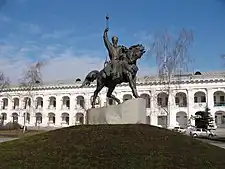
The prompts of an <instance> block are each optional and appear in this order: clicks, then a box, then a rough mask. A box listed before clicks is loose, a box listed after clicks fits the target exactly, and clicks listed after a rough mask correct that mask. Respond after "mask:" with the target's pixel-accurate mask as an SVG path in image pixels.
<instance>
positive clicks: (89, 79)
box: [80, 70, 100, 87]
mask: <svg viewBox="0 0 225 169" xmlns="http://www.w3.org/2000/svg"><path fill="white" fill-rule="evenodd" d="M99 74H100V72H99V71H98V70H92V71H91V72H89V73H88V74H87V76H86V77H85V79H84V81H83V83H82V85H81V86H80V87H84V86H89V85H90V84H91V82H93V81H94V80H96V79H97V78H98V76H99Z"/></svg>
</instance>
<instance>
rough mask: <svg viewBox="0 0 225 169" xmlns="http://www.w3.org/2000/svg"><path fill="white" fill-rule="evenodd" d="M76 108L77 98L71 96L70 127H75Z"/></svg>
mask: <svg viewBox="0 0 225 169" xmlns="http://www.w3.org/2000/svg"><path fill="white" fill-rule="evenodd" d="M75 108H76V96H75V95H71V96H70V110H69V115H70V120H69V125H70V126H72V125H75V113H74V112H75Z"/></svg>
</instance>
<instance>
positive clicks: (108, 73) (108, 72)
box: [105, 65, 111, 77]
mask: <svg viewBox="0 0 225 169" xmlns="http://www.w3.org/2000/svg"><path fill="white" fill-rule="evenodd" d="M110 73H111V66H109V65H107V66H106V67H105V74H106V76H107V77H108V76H110Z"/></svg>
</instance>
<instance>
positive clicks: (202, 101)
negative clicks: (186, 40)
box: [0, 72, 225, 128]
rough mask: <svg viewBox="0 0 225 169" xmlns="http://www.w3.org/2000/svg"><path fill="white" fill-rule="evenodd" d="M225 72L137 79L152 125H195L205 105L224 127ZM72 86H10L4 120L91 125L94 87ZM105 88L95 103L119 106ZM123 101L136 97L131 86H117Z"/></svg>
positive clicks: (3, 98)
mask: <svg viewBox="0 0 225 169" xmlns="http://www.w3.org/2000/svg"><path fill="white" fill-rule="evenodd" d="M224 77H225V72H211V73H210V72H205V73H202V74H201V73H199V74H186V75H183V76H179V77H174V78H173V79H172V81H171V82H170V84H168V83H165V81H163V82H162V81H160V80H159V79H158V78H157V77H154V76H153V77H144V78H139V79H137V89H138V93H139V95H140V97H142V98H144V99H146V120H147V123H148V124H151V125H155V126H162V127H169V128H172V127H175V126H181V127H187V126H188V125H194V123H195V120H194V117H195V114H196V113H197V112H198V111H204V110H205V108H206V106H208V107H209V108H210V109H211V110H210V112H211V115H212V116H213V117H214V121H215V124H216V126H217V127H225V78H224ZM80 85H81V83H80V82H74V83H73V84H62V83H60V84H59V83H58V84H57V83H55V84H46V85H42V86H38V87H34V88H33V89H32V90H31V89H29V88H21V87H11V88H9V89H7V90H6V91H4V92H2V93H1V97H0V101H1V102H0V103H1V105H0V114H1V115H2V120H3V121H2V122H3V123H4V124H6V123H8V122H10V121H11V122H13V121H14V122H15V121H17V122H18V123H20V124H22V125H23V124H24V123H26V125H27V126H42V127H46V126H52V127H67V126H72V125H80V124H85V123H86V110H87V109H88V108H90V107H91V99H92V96H93V93H94V90H95V84H94V83H93V84H92V85H91V86H89V87H85V88H79V86H80ZM106 92H107V90H106V88H104V89H103V90H102V91H101V92H100V94H99V97H98V99H97V102H96V107H102V106H109V105H111V104H115V103H114V102H113V101H112V100H109V99H107V98H106ZM113 94H114V95H115V96H117V97H118V98H119V99H120V100H121V101H126V100H128V99H132V93H131V89H130V88H129V86H128V85H127V84H121V85H118V87H117V88H116V89H115V91H114V93H113Z"/></svg>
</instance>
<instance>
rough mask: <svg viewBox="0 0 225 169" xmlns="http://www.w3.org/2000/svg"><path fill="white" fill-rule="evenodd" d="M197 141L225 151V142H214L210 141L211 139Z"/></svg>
mask: <svg viewBox="0 0 225 169" xmlns="http://www.w3.org/2000/svg"><path fill="white" fill-rule="evenodd" d="M197 139H198V140H200V141H202V142H206V143H209V144H212V145H214V146H217V147H220V148H223V149H225V143H224V142H220V141H213V140H209V139H200V138H197Z"/></svg>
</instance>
